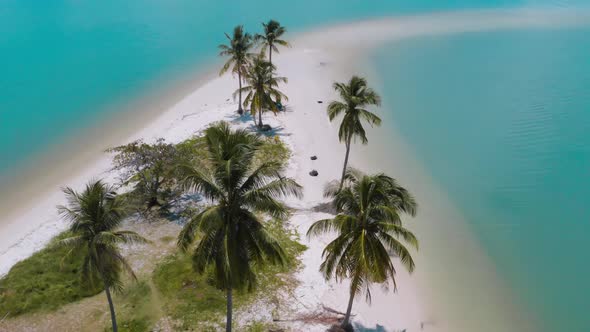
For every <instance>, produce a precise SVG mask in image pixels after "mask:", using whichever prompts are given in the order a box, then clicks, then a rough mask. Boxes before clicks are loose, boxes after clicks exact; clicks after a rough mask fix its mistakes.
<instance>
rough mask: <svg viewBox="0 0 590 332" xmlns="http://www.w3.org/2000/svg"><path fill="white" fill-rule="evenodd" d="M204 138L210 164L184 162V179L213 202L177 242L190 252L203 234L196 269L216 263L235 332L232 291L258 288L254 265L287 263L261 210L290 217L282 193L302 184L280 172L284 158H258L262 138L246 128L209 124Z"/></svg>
mask: <svg viewBox="0 0 590 332" xmlns="http://www.w3.org/2000/svg"><path fill="white" fill-rule="evenodd" d="M205 142H206V149H207V155H208V159H207V162H208V163H209V165H210V167H209V168H208V169H206V168H204V167H192V166H185V167H183V171H184V172H185V178H184V183H185V185H186V188H187V189H191V190H196V191H198V192H200V193H201V194H202V195H203V196H204V197H205V198H207V199H208V200H210V201H211V205H209V206H208V207H206V208H205V209H204V210H203V211H202V212H200V213H199V214H198V215H196V216H195V217H194V218H193V219H191V220H190V221H189V222H188V223H187V224H186V225H185V226H184V228H183V229H182V231H181V232H180V234H179V236H178V246H179V247H180V248H181V249H182V250H183V251H187V250H189V247H190V246H191V244H192V243H193V242H194V241H195V237H196V235H197V233H200V234H201V235H202V236H201V240H200V241H199V243H198V244H197V245H196V246H194V249H193V253H192V258H193V263H194V268H195V270H196V271H197V272H198V273H203V272H204V271H205V270H206V269H207V268H209V267H211V268H212V269H213V271H214V276H215V278H214V281H215V283H216V285H217V286H218V287H219V288H220V289H224V290H225V291H226V293H227V322H226V331H231V329H232V327H231V326H232V290H234V289H246V290H248V291H251V290H253V289H254V287H255V285H256V274H255V270H254V267H255V266H260V265H263V264H276V265H282V264H284V263H285V256H284V255H285V254H284V251H283V249H282V248H281V246H280V244H279V243H278V242H277V240H276V239H275V238H274V237H273V236H272V235H271V234H269V233H268V232H267V231H266V229H265V227H264V224H263V222H262V220H261V217H260V214H259V213H267V214H269V215H271V216H273V217H281V218H282V217H285V216H286V214H287V209H286V207H285V206H284V205H283V204H282V203H281V202H279V201H277V198H278V197H283V196H286V195H295V196H301V187H300V186H299V185H298V184H297V183H296V182H295V181H294V180H292V179H290V178H285V177H283V176H282V175H281V173H282V169H283V166H282V165H280V164H279V163H277V162H273V161H266V162H262V163H259V164H255V163H254V156H255V153H256V150H257V149H258V147H259V146H260V145H261V144H262V141H261V140H260V138H258V137H257V136H254V135H253V134H251V133H248V132H246V131H245V130H236V131H233V130H231V129H230V128H229V126H228V124H227V123H223V122H222V123H219V124H217V125H214V126H212V127H210V128H208V129H206V131H205Z"/></svg>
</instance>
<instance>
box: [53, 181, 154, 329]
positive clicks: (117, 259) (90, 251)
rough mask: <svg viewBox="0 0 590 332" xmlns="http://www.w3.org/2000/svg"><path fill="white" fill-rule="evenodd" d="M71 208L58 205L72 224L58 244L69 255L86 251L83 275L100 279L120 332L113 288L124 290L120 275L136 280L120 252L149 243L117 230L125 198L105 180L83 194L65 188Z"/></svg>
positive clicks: (63, 215)
mask: <svg viewBox="0 0 590 332" xmlns="http://www.w3.org/2000/svg"><path fill="white" fill-rule="evenodd" d="M64 193H65V195H66V198H67V200H68V206H67V207H66V206H59V207H58V210H59V214H60V216H61V217H62V218H63V219H64V220H66V221H68V222H70V223H71V226H70V232H71V233H72V236H71V237H68V238H66V239H63V240H61V241H59V242H57V243H56V244H55V246H58V247H67V248H70V251H69V253H72V252H78V251H80V250H83V251H84V252H85V253H86V256H85V257H84V260H83V264H82V268H81V273H82V278H83V280H85V281H89V282H91V283H94V282H95V278H96V277H99V278H100V280H101V281H102V283H103V285H104V290H105V293H106V296H107V300H108V302H109V309H110V311H111V322H112V325H113V331H114V332H117V319H116V317H115V307H114V305H113V299H112V298H111V289H112V290H114V291H120V290H122V286H123V285H122V282H121V278H120V277H121V272H124V271H125V272H127V273H129V274H130V275H131V276H132V277H133V278H134V279H136V277H135V274H134V273H133V270H132V269H131V266H130V265H129V263H127V261H126V260H125V258H123V256H122V255H121V253H120V252H119V248H118V245H119V244H123V243H125V244H126V243H145V242H146V241H147V240H146V239H144V238H143V237H141V236H139V235H138V234H137V233H135V232H131V231H117V230H116V229H117V228H118V227H119V225H120V224H121V221H122V220H123V218H124V217H125V215H126V209H125V205H124V202H123V200H122V199H120V198H119V197H117V195H116V194H115V192H114V190H113V188H112V187H110V186H108V185H106V184H104V183H102V181H100V180H98V181H91V182H90V183H89V184H87V185H86V188H85V189H84V191H83V192H82V193H78V192H76V191H74V190H73V189H72V188H65V189H64Z"/></svg>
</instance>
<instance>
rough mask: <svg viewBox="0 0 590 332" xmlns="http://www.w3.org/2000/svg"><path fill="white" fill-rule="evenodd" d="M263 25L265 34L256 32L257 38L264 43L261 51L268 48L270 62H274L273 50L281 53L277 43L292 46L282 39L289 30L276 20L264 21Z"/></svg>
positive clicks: (264, 51)
mask: <svg viewBox="0 0 590 332" xmlns="http://www.w3.org/2000/svg"><path fill="white" fill-rule="evenodd" d="M262 27H263V28H264V34H256V36H255V39H256V41H259V42H261V43H262V49H261V52H263V53H266V50H267V49H268V62H270V63H272V52H273V51H275V52H277V53H279V49H278V48H277V45H281V46H286V47H289V46H290V45H289V43H288V42H287V41H285V40H282V39H280V38H281V36H282V35H283V34H284V33H285V32H287V30H286V29H285V27H283V26H281V23H279V22H277V21H275V20H270V21H268V23H262Z"/></svg>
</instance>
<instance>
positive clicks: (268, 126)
mask: <svg viewBox="0 0 590 332" xmlns="http://www.w3.org/2000/svg"><path fill="white" fill-rule="evenodd" d="M271 130H272V127H271V126H270V125H267V124H265V125H262V127H260V131H271Z"/></svg>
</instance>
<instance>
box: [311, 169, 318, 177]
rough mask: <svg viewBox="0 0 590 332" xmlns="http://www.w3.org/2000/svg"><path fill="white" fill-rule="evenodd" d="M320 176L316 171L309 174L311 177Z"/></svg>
mask: <svg viewBox="0 0 590 332" xmlns="http://www.w3.org/2000/svg"><path fill="white" fill-rule="evenodd" d="M318 174H319V173H318V171H316V170H315V169H314V170H313V171H311V172H309V175H311V176H318Z"/></svg>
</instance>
